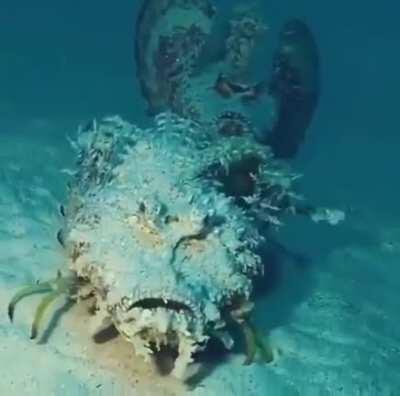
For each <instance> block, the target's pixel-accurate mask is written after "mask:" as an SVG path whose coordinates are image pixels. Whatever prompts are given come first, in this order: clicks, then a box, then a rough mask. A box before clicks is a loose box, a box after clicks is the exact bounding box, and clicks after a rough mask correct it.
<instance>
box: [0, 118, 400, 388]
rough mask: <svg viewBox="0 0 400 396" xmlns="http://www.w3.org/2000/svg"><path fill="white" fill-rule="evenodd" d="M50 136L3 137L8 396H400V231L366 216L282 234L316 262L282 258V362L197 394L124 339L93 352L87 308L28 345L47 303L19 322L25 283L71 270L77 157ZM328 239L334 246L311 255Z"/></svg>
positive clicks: (29, 129) (273, 324)
mask: <svg viewBox="0 0 400 396" xmlns="http://www.w3.org/2000/svg"><path fill="white" fill-rule="evenodd" d="M53 127H54V125H52V124H51V123H50V122H49V121H40V120H39V121H35V122H31V123H29V124H27V126H26V127H25V129H26V131H24V130H23V129H24V128H22V130H21V132H18V133H15V134H14V133H11V132H10V131H4V133H2V135H0V136H1V137H0V139H1V141H0V143H1V144H0V161H1V164H0V306H1V307H2V310H3V314H2V315H0V335H1V343H0V367H1V368H2V375H1V376H0V394H3V395H9V396H13V395H18V396H20V395H21V396H22V395H45V396H47V395H57V396H58V395H72V394H73V395H132V396H136V395H138V396H146V395H165V396H167V395H168V396H172V395H186V394H190V395H194V396H206V395H207V396H213V395H216V396H217V395H227V396H229V395H238V396H242V395H254V396H262V395H269V396H275V395H283V396H291V395H301V396H304V395H307V396H308V395H310V396H312V395H349V396H350V395H351V396H353V395H354V396H357V395H366V396H373V395H381V396H389V395H393V396H394V395H396V394H398V389H399V385H400V373H399V370H398V368H399V367H400V326H399V325H398V313H399V291H398V290H399V287H400V276H399V275H400V265H399V263H400V260H399V259H400V225H399V224H396V223H395V222H394V220H393V219H390V218H383V217H380V216H379V213H374V214H371V213H370V211H368V208H362V207H361V208H355V209H354V215H353V213H351V215H350V216H349V219H348V220H347V223H346V225H344V226H341V227H338V228H335V229H331V230H327V229H326V228H323V230H322V232H321V234H322V236H321V235H319V233H320V231H319V229H318V227H320V226H319V225H311V226H310V225H304V224H303V223H302V222H300V223H299V224H297V223H296V222H295V224H289V225H288V226H287V229H286V230H283V231H282V235H279V236H278V238H279V239H280V240H283V241H284V242H285V246H290V243H291V241H295V242H296V245H301V244H302V241H303V240H304V246H305V247H306V248H305V250H307V256H305V257H300V256H301V255H298V254H297V253H293V252H291V251H286V250H285V249H281V250H282V251H280V252H279V254H278V256H279V259H277V262H275V263H274V266H275V268H274V269H273V271H271V277H272V276H273V278H274V279H273V282H272V281H271V282H270V283H271V285H272V284H273V287H271V288H270V290H269V291H268V292H266V293H265V294H264V295H263V296H261V297H260V299H259V301H258V304H257V311H256V316H255V317H256V322H257V325H258V326H259V328H260V329H261V330H262V331H264V332H267V331H268V332H269V333H270V337H269V338H270V342H271V344H272V346H273V348H274V350H275V351H276V355H277V358H276V360H275V362H274V363H273V364H270V365H264V364H262V363H254V364H253V365H251V366H244V365H243V356H241V355H239V354H235V355H232V356H230V357H228V358H227V359H225V360H224V361H223V362H221V363H220V364H218V365H215V366H213V367H210V370H209V372H208V374H207V375H206V376H205V377H204V378H203V380H202V381H200V382H199V383H198V384H197V386H195V387H191V388H188V387H185V386H183V385H182V384H180V383H179V382H177V381H176V380H174V379H172V378H169V377H162V376H160V375H159V374H157V373H156V372H155V370H154V368H152V367H150V366H148V365H146V364H144V363H143V362H142V361H141V359H139V358H136V357H135V356H134V354H133V351H132V350H131V349H130V348H129V345H127V344H126V343H125V342H124V341H123V340H121V339H120V338H117V339H115V340H112V341H110V342H108V343H105V344H95V343H94V342H93V341H92V339H91V337H90V335H91V333H90V317H89V315H88V312H87V307H85V305H84V304H79V305H75V306H72V307H69V306H65V304H64V301H62V299H60V301H59V302H58V303H57V305H56V306H54V307H52V308H53V309H52V310H53V312H55V313H54V314H53V315H49V316H48V320H47V321H46V327H45V328H44V329H42V332H41V334H40V337H39V341H38V342H32V341H30V340H29V331H30V330H29V329H30V325H31V323H32V319H33V313H34V310H35V308H36V306H37V303H38V301H39V299H40V296H39V297H38V296H32V297H30V298H27V299H25V300H23V301H22V302H21V303H20V304H19V305H18V307H17V310H16V315H15V320H14V322H15V323H14V324H10V323H9V321H8V317H7V314H6V309H7V304H8V302H9V300H10V298H11V297H12V295H13V294H14V293H15V292H16V291H17V290H18V289H19V288H20V287H21V286H22V285H25V284H27V283H33V282H36V281H37V280H46V279H48V278H52V277H54V275H55V273H56V271H57V269H59V268H62V265H63V261H64V258H63V252H62V249H61V247H60V246H59V245H58V243H57V240H56V237H55V235H56V232H57V230H58V228H59V226H60V223H61V219H60V217H59V213H58V207H59V204H60V203H61V202H62V199H63V196H64V195H65V188H64V186H65V183H66V181H67V180H68V176H67V174H66V173H65V172H63V169H64V170H65V169H69V168H71V167H72V152H71V151H69V149H68V144H67V142H66V140H65V139H61V138H60V137H59V136H60V133H58V134H57V135H58V138H57V137H54V134H52V128H53ZM2 132H3V131H2ZM339 198H340V194H339V195H338V199H339ZM341 204H343V202H339V201H338V205H339V206H340V205H341ZM322 227H325V226H322ZM285 228H286V227H285ZM324 237H326V238H331V239H335V243H331V244H330V248H329V249H327V250H326V251H325V252H324V254H319V253H318V249H316V250H315V254H313V248H312V247H313V246H315V244H318V243H319V239H318V238H324ZM307 246H308V247H309V249H307ZM288 249H289V248H288ZM289 250H290V249H289ZM309 254H310V255H311V257H309V256H308V255H309Z"/></svg>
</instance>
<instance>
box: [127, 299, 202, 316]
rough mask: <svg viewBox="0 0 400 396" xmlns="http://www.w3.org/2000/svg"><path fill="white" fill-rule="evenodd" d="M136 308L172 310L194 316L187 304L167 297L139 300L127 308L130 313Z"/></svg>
mask: <svg viewBox="0 0 400 396" xmlns="http://www.w3.org/2000/svg"><path fill="white" fill-rule="evenodd" d="M134 308H142V309H149V310H151V309H157V308H165V309H166V310H171V311H175V312H178V313H180V312H186V313H189V314H191V315H192V316H195V315H194V312H193V309H192V308H191V307H190V306H189V305H188V304H186V303H184V302H182V301H180V300H178V299H174V298H166V297H145V298H140V299H137V300H136V301H135V302H133V303H132V304H130V305H129V306H128V307H127V311H130V310H131V309H134Z"/></svg>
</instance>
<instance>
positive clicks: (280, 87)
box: [267, 19, 320, 158]
mask: <svg viewBox="0 0 400 396" xmlns="http://www.w3.org/2000/svg"><path fill="white" fill-rule="evenodd" d="M319 69H320V62H319V55H318V48H317V44H316V42H315V39H314V36H313V34H312V32H311V31H310V30H309V28H308V26H307V25H306V24H305V23H303V22H302V21H300V20H297V19H293V20H290V21H288V22H287V23H286V24H285V25H284V26H283V28H282V30H281V33H280V42H279V46H278V49H277V51H276V53H275V55H274V63H273V71H272V76H271V80H270V86H269V89H270V93H271V95H272V96H273V97H274V98H275V99H276V101H277V107H278V111H277V118H276V121H275V123H274V125H273V127H272V130H271V131H270V133H269V135H268V137H267V143H268V144H269V145H270V146H271V148H272V150H273V152H274V154H275V155H276V156H277V157H280V158H292V157H294V156H295V155H296V154H297V151H298V149H299V147H300V145H301V143H302V142H303V141H304V139H305V136H306V131H307V129H308V127H309V126H310V123H311V121H312V118H313V115H314V112H315V108H316V105H317V102H318V98H319V91H320V70H319Z"/></svg>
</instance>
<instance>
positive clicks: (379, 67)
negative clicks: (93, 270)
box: [0, 0, 400, 396]
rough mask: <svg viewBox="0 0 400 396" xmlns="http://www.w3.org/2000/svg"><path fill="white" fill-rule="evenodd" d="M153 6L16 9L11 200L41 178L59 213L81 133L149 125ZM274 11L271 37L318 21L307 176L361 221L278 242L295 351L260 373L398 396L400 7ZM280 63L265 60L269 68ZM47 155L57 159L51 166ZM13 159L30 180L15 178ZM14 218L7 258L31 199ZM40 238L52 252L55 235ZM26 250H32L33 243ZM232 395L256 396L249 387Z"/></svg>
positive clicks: (297, 387) (8, 38)
mask: <svg viewBox="0 0 400 396" xmlns="http://www.w3.org/2000/svg"><path fill="white" fill-rule="evenodd" d="M260 1H261V0H260ZM138 3H139V2H138V1H136V0H131V1H128V0H120V1H119V2H118V5H112V3H111V2H108V1H104V0H99V1H86V2H78V1H72V2H64V3H61V2H54V1H52V2H51V1H48V0H46V1H45V0H42V1H40V0H39V1H36V2H28V1H21V2H16V1H2V2H1V6H2V7H1V11H0V167H1V168H3V170H4V174H3V173H2V176H1V179H0V184H2V186H3V187H2V191H3V196H2V197H0V203H2V204H4V205H6V204H7V205H9V203H10V202H11V201H10V200H12V199H15V200H17V199H18V196H19V195H18V191H20V190H21V189H25V188H26V189H28V190H29V184H30V183H32V181H33V182H34V183H35V185H36V186H37V185H40V186H41V187H43V188H47V189H50V190H51V191H52V194H53V196H52V197H51V198H48V197H47V198H46V199H47V201H46V204H45V206H46V205H47V209H48V213H50V212H51V210H57V202H59V201H62V199H63V195H64V194H65V190H64V187H63V186H64V181H65V175H62V174H60V173H58V171H57V170H56V169H61V168H63V167H64V166H65V167H68V166H70V165H71V151H70V150H69V148H68V145H67V143H66V141H65V135H66V133H69V132H70V131H73V130H74V129H75V128H76V126H77V125H78V124H80V123H81V122H85V121H86V120H88V119H91V118H93V117H99V116H103V115H108V114H116V113H118V114H120V115H121V116H123V117H125V118H127V119H128V120H130V121H132V122H137V123H139V124H140V123H143V122H145V121H146V120H147V118H146V116H145V109H146V105H145V103H144V101H143V99H142V98H141V96H140V90H139V86H138V82H137V80H136V75H135V73H136V72H135V62H134V54H133V48H134V45H133V37H134V23H135V17H136V13H137V10H138V5H139V4H138ZM215 3H216V4H217V5H220V6H222V7H224V6H225V7H228V6H230V5H231V2H227V1H225V2H223V1H218V2H217V1H216V2H215ZM265 3H266V4H265V9H264V14H265V15H264V16H265V19H266V21H267V23H268V26H269V28H270V29H269V31H268V37H269V36H271V40H272V37H274V36H275V35H276V34H277V32H278V30H279V28H280V27H281V25H282V23H283V22H284V21H285V20H286V19H288V18H291V17H301V18H302V19H303V20H305V21H306V22H307V23H308V24H309V25H310V26H311V27H312V30H313V31H314V33H315V36H316V38H317V42H318V45H319V49H320V53H321V64H322V68H321V73H322V91H321V94H322V95H321V99H320V102H319V106H318V109H317V112H316V115H315V118H314V120H313V123H312V126H311V128H310V129H309V133H308V137H307V141H306V143H305V144H304V145H303V146H302V147H301V150H300V153H299V155H298V157H296V159H295V160H293V161H292V165H293V167H294V168H295V170H296V171H299V172H301V173H303V174H304V178H303V179H302V181H301V191H302V193H304V195H306V196H307V198H309V199H311V200H312V201H313V202H315V203H316V204H318V205H324V206H330V207H337V208H340V209H343V210H344V211H346V213H347V220H346V222H345V223H343V224H342V225H339V226H337V227H329V226H326V225H315V224H310V223H308V222H307V221H305V220H304V219H292V220H288V222H287V224H286V225H285V227H283V228H282V230H281V231H280V232H279V235H278V236H277V239H278V240H279V243H280V244H281V245H282V246H281V248H280V250H279V251H278V253H277V255H278V256H279V258H278V259H277V263H275V264H271V265H272V270H271V271H272V272H271V274H272V275H271V276H272V279H271V281H270V286H271V290H270V291H269V292H268V293H266V295H265V296H263V297H262V298H261V300H260V301H259V304H258V309H257V312H256V313H257V323H258V325H259V326H260V327H261V328H263V329H264V330H266V329H268V331H271V334H272V336H271V337H272V341H273V342H274V343H275V345H277V347H279V349H282V356H283V357H282V362H281V363H280V362H279V361H278V362H277V364H276V366H274V367H272V368H269V367H265V368H264V367H263V368H262V369H260V371H257V373H258V374H257V375H258V376H260V377H263V378H264V377H265V378H267V379H268V381H270V382H269V383H270V384H271V388H270V389H264V388H262V389H263V390H259V391H258V394H257V396H262V395H269V396H275V395H283V396H286V395H301V396H308V395H345V396H347V395H348V396H352V395H363V396H364V395H365V396H370V395H371V396H373V395H385V396H386V395H398V394H400V391H399V390H398V389H399V387H400V374H399V373H398V367H400V330H399V326H398V312H399V306H400V300H399V292H398V291H399V290H400V289H399V288H400V265H399V263H400V221H399V220H400V205H399V202H400V183H399V182H400V180H399V168H400V156H399V147H400V137H399V136H400V135H399V133H400V132H399V131H400V129H399V127H400V125H399V110H398V106H399V105H398V104H399V97H398V95H399V91H400V72H399V70H400V55H399V53H400V52H399V37H400V25H399V22H398V15H399V13H400V6H398V5H396V4H395V2H393V1H389V0H386V1H382V2H379V3H376V2H361V1H358V2H357V1H356V2H345V1H336V2H316V1H314V2H311V1H309V2H299V1H295V0H293V1H283V0H271V1H268V2H265ZM271 46H273V45H272V42H271V43H267V51H268V48H269V49H270V47H271ZM267 53H268V52H267ZM269 62H270V59H268V57H266V58H265V59H264V58H261V59H260V65H259V68H260V69H261V70H262V68H263V67H264V66H265V68H266V69H267V67H268V64H269ZM42 147H44V148H46V147H49V150H50V148H52V150H54V151H53V152H52V153H53V154H49V156H48V157H43V158H41V157H40V152H41V151H40V150H41V148H42ZM49 152H50V151H49ZM26 153H28V154H26ZM38 153H39V154H38ZM29 161H31V162H29ZM10 164H13V165H16V166H22V171H21V172H20V171H18V172H16V173H13V171H12V169H11V168H10ZM65 164H66V165H65ZM53 168H54V171H53V170H52V169H53ZM10 169H11V170H10ZM17 173H18V176H15V177H14V176H13V175H16V174H17ZM7 175H8V176H7ZM10 175H11V176H10ZM40 178H42V179H40ZM10 186H11V187H10ZM13 187H15V188H14V190H13ZM11 190H13V193H10V195H7V196H5V195H4V194H5V191H11ZM7 194H8V193H7ZM32 194H33V193H32ZM53 198H54V199H53ZM13 207H14V206H13ZM15 208H17V209H15V214H14V213H13V214H12V215H11V212H10V211H9V212H7V211H4V210H2V212H1V217H0V219H1V224H2V232H1V235H0V236H1V238H2V239H3V235H6V238H5V239H4V240H5V241H2V242H1V243H2V245H1V246H2V250H3V252H6V251H8V252H9V251H12V249H14V244H13V242H12V241H11V239H12V238H11V237H10V235H14V236H13V237H15V235H17V234H18V232H17V231H13V232H14V234H12V232H11V231H10V232H9V231H4V230H5V229H7V222H10V221H13V220H14V219H15V218H18V215H19V213H20V211H23V209H21V208H25V209H26V208H28V209H26V210H30V207H29V202H28V203H25V204H24V203H23V204H21V205H19V204H17V203H15ZM14 215H15V216H14ZM11 217H12V219H11ZM53 220H54V219H53ZM53 220H52V221H53ZM54 223H56V221H55V220H54ZM29 231H30V232H32V234H34V235H35V236H36V237H37V238H36V243H39V244H40V243H42V244H43V246H46V241H47V239H46V238H49V234H48V233H47V231H44V228H40V227H39V229H37V230H36V229H34V230H31V229H29ZM42 234H43V235H42ZM24 235H25V234H24ZM30 235H31V234H30ZM50 236H51V235H50ZM7 238H8V239H7ZM10 241H11V242H10ZM40 241H41V242H40ZM15 249H16V250H17V251H19V252H21V250H20V249H21V248H20V246H19V245H18V246H17V247H16V248H15ZM22 253H23V254H25V253H24V252H22ZM22 253H21V254H22ZM3 256H4V257H6V259H7V260H8V261H7V263H4V257H3ZM3 256H2V257H3V260H2V261H3V263H4V264H3V267H2V263H1V262H0V279H1V285H4V288H6V286H7V283H10V284H14V286H15V284H17V283H18V281H27V280H29V279H30V277H31V274H30V273H31V271H30V270H29V269H28V270H27V268H26V266H24V268H23V269H22V268H20V267H21V264H20V263H19V264H18V263H17V264H15V266H12V265H11V267H10V262H11V261H9V260H10V259H13V260H16V261H17V258H16V257H17V255H15V256H12V255H11V256H10V257H8V256H7V255H5V254H3ZM13 257H14V258H13ZM32 266H34V267H32V268H35V270H36V269H37V268H40V263H37V262H36V263H35V262H34V260H33V261H32ZM10 268H11V269H10ZM14 286H13V287H14ZM7 296H9V294H7ZM0 326H1V328H2V329H8V327H7V326H8V324H3V322H1V325H0ZM316 329H319V330H316ZM7 331H8V330H7ZM335 332H336V333H335ZM10 342H16V340H15V339H14V341H10ZM2 364H3V362H2V361H1V356H0V366H2ZM44 366H45V365H44ZM3 370H4V368H3ZM5 370H7V368H5ZM262 370H266V371H265V372H264V371H262ZM12 375H16V374H15V373H14V374H12ZM32 375H33V376H35V371H34V370H33V371H32ZM268 381H266V382H267V383H268ZM2 386H3V385H2ZM246 389H247V388H246ZM257 389H260V388H257ZM264 390H265V392H264ZM6 392H8V393H6ZM13 392H14V391H13V390H11V388H10V389H8V388H4V389H2V388H1V386H0V393H1V394H9V395H14V394H15V395H17V394H19V393H13ZM227 392H231V393H227V394H229V395H230V394H232V395H246V394H250V393H246V392H247V391H246V390H244V388H241V387H240V386H236V387H235V386H232V389H230V390H227ZM59 394H63V393H59ZM93 394H96V393H93ZM160 394H161V393H160ZM209 394H210V395H211V394H213V393H212V390H210V393H209Z"/></svg>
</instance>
